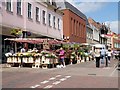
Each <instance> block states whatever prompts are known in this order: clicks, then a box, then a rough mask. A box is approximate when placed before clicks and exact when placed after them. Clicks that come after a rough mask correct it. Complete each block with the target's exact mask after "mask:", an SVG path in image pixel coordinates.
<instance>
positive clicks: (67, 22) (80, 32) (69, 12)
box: [59, 2, 87, 43]
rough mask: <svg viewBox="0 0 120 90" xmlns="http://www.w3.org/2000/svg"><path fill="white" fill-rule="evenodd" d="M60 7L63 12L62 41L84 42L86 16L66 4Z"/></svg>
mask: <svg viewBox="0 0 120 90" xmlns="http://www.w3.org/2000/svg"><path fill="white" fill-rule="evenodd" d="M59 5H61V6H60V7H61V10H62V11H63V13H64V15H63V35H64V40H66V41H67V42H74V43H85V42H86V24H87V23H86V22H87V18H86V16H85V15H84V14H83V13H82V12H80V11H79V10H78V9H77V8H75V7H74V6H73V5H71V4H70V3H68V2H64V3H63V4H59Z"/></svg>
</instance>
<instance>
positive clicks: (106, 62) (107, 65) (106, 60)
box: [105, 56, 108, 67]
mask: <svg viewBox="0 0 120 90" xmlns="http://www.w3.org/2000/svg"><path fill="white" fill-rule="evenodd" d="M105 59H106V67H108V57H107V56H105Z"/></svg>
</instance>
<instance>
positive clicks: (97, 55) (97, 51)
mask: <svg viewBox="0 0 120 90" xmlns="http://www.w3.org/2000/svg"><path fill="white" fill-rule="evenodd" d="M100 53H101V52H100V49H99V48H96V49H95V53H94V54H95V59H96V67H97V68H99V67H100Z"/></svg>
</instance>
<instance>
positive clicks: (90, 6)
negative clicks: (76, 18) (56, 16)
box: [77, 2, 106, 13]
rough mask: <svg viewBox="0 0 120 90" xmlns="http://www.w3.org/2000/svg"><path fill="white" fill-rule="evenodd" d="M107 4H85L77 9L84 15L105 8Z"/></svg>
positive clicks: (78, 5)
mask: <svg viewBox="0 0 120 90" xmlns="http://www.w3.org/2000/svg"><path fill="white" fill-rule="evenodd" d="M105 4H106V3H102V2H83V3H80V4H77V8H78V9H79V10H80V11H82V12H83V13H89V12H91V13H92V12H95V11H97V10H99V9H101V8H102V7H104V5H105Z"/></svg>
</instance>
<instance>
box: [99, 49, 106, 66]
mask: <svg viewBox="0 0 120 90" xmlns="http://www.w3.org/2000/svg"><path fill="white" fill-rule="evenodd" d="M100 52H101V56H100V57H101V64H104V63H105V55H106V50H105V49H104V47H103V48H102V49H101V50H100Z"/></svg>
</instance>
